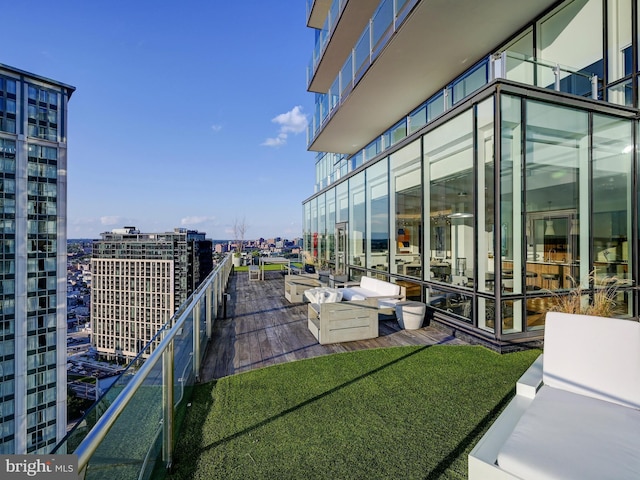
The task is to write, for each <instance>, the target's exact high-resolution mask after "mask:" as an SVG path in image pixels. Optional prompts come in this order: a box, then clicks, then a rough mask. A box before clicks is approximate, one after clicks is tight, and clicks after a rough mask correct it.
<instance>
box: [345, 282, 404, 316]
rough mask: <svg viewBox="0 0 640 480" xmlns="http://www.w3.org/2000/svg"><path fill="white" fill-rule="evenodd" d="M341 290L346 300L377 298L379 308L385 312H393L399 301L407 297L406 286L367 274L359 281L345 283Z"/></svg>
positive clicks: (381, 311)
mask: <svg viewBox="0 0 640 480" xmlns="http://www.w3.org/2000/svg"><path fill="white" fill-rule="evenodd" d="M341 291H342V299H343V300H345V301H352V300H366V299H369V298H373V299H375V300H376V302H377V305H378V310H380V313H383V314H389V313H391V314H393V313H394V312H395V306H396V305H397V304H398V302H401V301H403V300H405V299H406V288H405V287H403V286H401V285H398V284H397V283H391V282H386V281H384V280H380V279H378V278H373V277H366V276H363V277H362V278H361V279H360V282H359V283H347V284H345V286H344V287H342V288H341Z"/></svg>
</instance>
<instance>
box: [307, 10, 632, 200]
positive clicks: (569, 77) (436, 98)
mask: <svg viewBox="0 0 640 480" xmlns="http://www.w3.org/2000/svg"><path fill="white" fill-rule="evenodd" d="M396 1H398V0H396ZM350 58H351V57H350ZM494 78H505V79H507V80H512V81H515V82H519V83H524V84H527V85H534V86H538V87H542V88H548V89H551V90H555V91H558V92H564V93H571V94H574V95H580V96H584V97H590V98H592V99H599V98H601V87H602V82H601V80H600V79H599V78H598V76H597V75H594V74H592V73H589V72H584V71H580V70H578V69H576V68H572V67H568V66H565V65H560V64H557V63H553V62H548V61H542V60H535V59H533V58H531V57H528V56H525V55H522V54H519V53H515V52H509V51H504V52H502V53H500V54H497V55H492V56H488V57H485V58H484V59H482V60H481V61H480V62H478V63H476V64H475V65H474V66H472V67H471V68H469V70H467V71H466V72H464V73H463V74H462V75H460V76H459V77H457V78H455V79H454V80H453V81H452V82H451V83H449V84H448V85H446V86H445V87H444V88H443V89H442V90H439V91H438V92H437V93H436V94H434V95H433V96H431V97H430V98H429V99H427V101H425V102H424V103H421V104H420V105H418V106H417V107H416V108H415V109H414V110H413V111H412V112H410V113H409V115H407V116H406V117H404V118H402V119H401V120H400V121H398V122H396V123H395V124H394V125H393V126H391V127H390V128H389V129H388V130H386V131H385V132H384V133H382V135H381V136H379V137H376V138H375V139H374V140H373V141H372V142H371V143H370V144H369V145H368V146H366V147H365V148H364V149H362V150H361V151H359V152H357V153H355V154H353V156H352V157H351V158H353V159H356V161H350V162H347V165H348V166H347V168H346V170H345V167H344V164H340V165H339V166H338V165H337V164H336V168H341V174H340V175H336V176H332V175H329V176H328V178H334V179H335V181H337V180H338V179H339V178H341V177H343V176H345V175H346V174H347V173H349V172H350V171H352V170H353V169H354V168H357V167H358V166H360V165H361V164H362V163H363V162H367V161H369V160H371V159H372V158H374V157H375V156H377V155H378V154H380V153H382V152H384V151H385V150H387V149H389V148H390V147H392V146H393V145H395V144H397V143H398V142H399V141H401V140H402V139H403V138H405V137H406V136H408V135H411V134H413V133H414V132H416V131H417V130H419V129H420V128H422V127H424V126H425V125H427V124H428V123H431V122H432V121H433V120H435V119H436V118H438V117H439V116H441V115H442V114H443V113H445V112H446V111H447V110H449V109H450V108H452V107H453V106H454V105H456V104H458V103H459V102H461V101H462V100H464V99H465V98H467V97H469V96H470V95H472V94H473V93H474V92H475V91H477V90H478V89H480V88H482V87H483V86H484V85H486V84H487V83H488V82H489V81H490V80H492V79H494ZM632 86H633V85H632V83H631V80H628V81H625V82H620V83H618V84H616V85H615V86H613V87H611V88H609V90H608V97H607V98H608V101H610V102H611V103H616V104H619V105H631V104H632V101H631V99H632V98H633V89H632ZM349 92H350V90H349ZM349 92H346V93H347V94H348V93H349ZM331 93H332V94H333V87H332V90H331ZM344 96H346V95H344ZM336 97H337V98H336ZM343 99H344V98H343V95H337V94H333V97H332V99H331V101H330V102H324V98H323V97H322V95H318V100H317V102H316V107H318V105H321V106H323V108H327V107H326V106H327V105H328V107H329V109H330V111H329V112H326V111H323V117H322V120H321V121H320V123H321V124H322V122H324V120H325V119H326V118H327V116H329V115H330V114H331V113H332V111H333V109H334V108H336V107H338V106H339V105H340V103H341V102H342V100H343ZM315 119H317V117H314V121H315ZM318 120H319V119H318ZM315 127H317V126H312V125H309V126H308V128H309V130H308V132H307V139H308V143H309V144H311V142H312V141H313V139H314V138H315V136H316V135H317V134H318V132H319V130H320V128H319V127H317V128H316V130H314V128H315ZM373 143H377V147H378V148H376V149H371V148H370V146H371V145H372V144H373ZM319 155H323V154H319ZM316 182H317V183H316V188H315V191H316V192H318V191H320V190H321V188H320V185H321V184H325V186H329V185H331V183H333V182H332V181H329V182H328V183H326V182H325V180H324V179H316Z"/></svg>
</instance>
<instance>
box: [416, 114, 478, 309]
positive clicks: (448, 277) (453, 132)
mask: <svg viewBox="0 0 640 480" xmlns="http://www.w3.org/2000/svg"><path fill="white" fill-rule="evenodd" d="M473 154H474V135H473V111H472V110H467V111H466V112H464V113H462V114H460V115H458V116H457V117H455V118H453V119H451V120H450V121H449V122H447V123H445V124H443V125H441V126H439V127H438V128H435V129H434V130H432V131H431V132H429V133H427V134H426V135H425V136H424V165H425V172H424V173H425V180H424V181H425V185H428V188H427V189H426V192H425V209H426V210H427V211H428V212H429V213H428V215H429V222H428V223H427V222H426V220H425V224H426V228H427V232H425V244H426V246H425V250H426V252H427V253H428V254H429V256H430V258H431V260H430V262H429V277H430V278H431V280H432V281H434V282H440V283H443V284H447V285H455V286H458V287H462V288H470V287H471V286H472V282H473V280H471V281H470V280H469V279H470V278H471V279H473V265H474V259H475V253H474V252H475V247H474V241H475V231H474V224H475V222H474V200H473V199H474V169H473V162H474V158H473V157H474V155H473ZM432 295H433V296H434V297H438V296H439V297H442V298H443V299H444V304H443V305H441V307H442V308H444V309H446V310H447V311H449V312H452V313H455V314H456V315H459V316H461V317H464V318H466V319H468V320H470V319H471V318H472V303H473V302H472V298H471V297H470V296H467V295H464V294H458V295H456V296H451V295H439V293H438V292H435V291H434V290H433V289H432Z"/></svg>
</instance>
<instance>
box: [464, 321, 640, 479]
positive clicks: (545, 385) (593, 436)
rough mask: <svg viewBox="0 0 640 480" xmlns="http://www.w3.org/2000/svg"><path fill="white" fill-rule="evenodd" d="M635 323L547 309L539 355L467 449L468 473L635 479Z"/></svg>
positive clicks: (638, 413) (638, 336)
mask: <svg viewBox="0 0 640 480" xmlns="http://www.w3.org/2000/svg"><path fill="white" fill-rule="evenodd" d="M639 440H640V323H638V322H636V321H631V320H622V319H613V318H603V317H592V316H586V315H571V314H564V313H557V312H550V313H547V317H546V325H545V344H544V356H541V357H540V358H539V359H538V361H536V362H535V363H534V365H533V366H532V367H531V368H530V369H529V370H528V371H527V372H526V373H525V375H523V376H522V377H521V379H520V381H519V382H518V385H517V386H516V396H515V398H514V399H513V400H512V401H511V403H510V404H509V405H508V406H507V408H506V409H505V410H504V411H503V413H502V414H501V415H500V417H499V418H498V419H497V420H496V421H495V422H494V424H493V425H492V426H491V428H490V429H489V430H488V431H487V433H486V434H485V435H484V436H483V437H482V439H481V440H480V441H479V442H478V444H477V445H476V446H475V447H474V448H473V450H472V451H471V453H470V454H469V478H470V479H472V480H473V479H483V480H484V479H523V480H537V479H540V480H542V479H544V480H549V479H570V478H575V479H581V480H582V479H603V478H611V479H613V478H615V479H618V480H621V479H637V478H640V477H639V475H640V441H639Z"/></svg>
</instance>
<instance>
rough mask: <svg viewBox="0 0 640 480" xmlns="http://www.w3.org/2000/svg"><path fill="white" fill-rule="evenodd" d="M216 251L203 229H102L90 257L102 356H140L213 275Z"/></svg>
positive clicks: (95, 338)
mask: <svg viewBox="0 0 640 480" xmlns="http://www.w3.org/2000/svg"><path fill="white" fill-rule="evenodd" d="M212 255H213V252H212V242H211V240H206V239H205V234H204V233H199V232H197V231H192V230H187V229H184V228H177V229H175V230H174V231H173V232H165V233H140V231H139V230H137V229H136V228H135V227H124V228H121V229H115V230H113V231H111V232H107V233H103V234H102V240H96V241H94V243H93V258H92V260H91V269H92V272H93V277H92V282H93V285H92V289H91V329H92V344H93V346H94V347H95V348H96V350H97V352H98V354H99V355H101V356H103V357H105V358H108V359H114V360H119V361H126V360H130V359H132V358H134V357H135V356H136V355H138V353H139V352H140V351H142V349H143V347H144V346H145V345H146V344H147V343H148V342H149V341H151V339H152V338H153V337H154V336H155V334H156V333H157V332H158V331H159V330H160V328H161V327H162V325H164V324H165V323H167V321H169V319H170V318H171V316H172V315H173V314H174V312H175V311H176V310H177V308H178V307H179V306H180V305H181V304H182V303H184V302H185V301H186V299H187V298H188V297H189V295H190V294H191V293H192V292H193V291H194V290H195V289H196V288H197V286H198V285H199V284H200V283H201V282H202V280H204V279H205V278H206V277H207V275H209V273H210V272H211V270H212V268H213V259H212ZM148 353H150V352H146V354H148Z"/></svg>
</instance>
